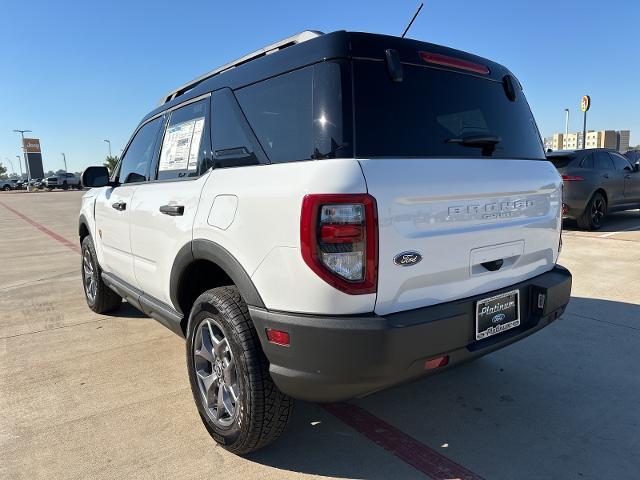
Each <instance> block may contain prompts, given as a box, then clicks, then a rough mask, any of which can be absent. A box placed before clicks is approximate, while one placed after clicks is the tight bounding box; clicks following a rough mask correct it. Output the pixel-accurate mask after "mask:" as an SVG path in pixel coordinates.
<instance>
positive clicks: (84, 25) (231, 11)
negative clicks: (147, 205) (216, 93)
mask: <svg viewBox="0 0 640 480" xmlns="http://www.w3.org/2000/svg"><path fill="white" fill-rule="evenodd" d="M419 3H420V2H419V1H414V0H393V1H384V2H383V1H374V0H369V1H347V0H335V1H334V0H320V1H314V2H305V1H301V0H297V1H278V0H269V1H266V2H265V1H263V2H244V1H241V0H237V1H234V2H228V1H213V0H209V1H202V0H190V1H179V2H178V1H173V2H168V1H164V0H162V1H153V2H152V1H147V2H142V1H136V0H128V1H121V0H115V1H108V0H106V1H102V2H96V1H90V0H84V1H82V2H75V1H65V0H58V1H55V2H53V1H41V0H31V1H29V2H28V3H24V2H15V1H14V2H12V1H9V0H0V162H2V163H3V164H4V165H5V166H7V168H8V169H9V173H10V172H11V166H10V165H9V162H8V161H7V160H6V159H7V158H9V159H11V161H12V162H13V164H14V168H15V170H16V172H18V165H17V159H16V158H15V157H16V155H19V154H20V153H21V151H20V141H19V136H18V134H17V133H14V132H13V129H30V130H32V131H33V133H32V134H31V135H32V136H34V137H36V138H40V141H41V145H42V156H43V163H44V169H45V171H47V170H54V171H55V170H58V169H60V168H63V167H64V164H63V161H62V155H61V153H62V152H64V153H65V154H66V158H67V163H68V169H69V171H81V170H82V169H83V168H84V167H86V166H88V165H95V164H101V163H102V162H103V161H104V157H105V156H106V154H107V153H108V145H107V144H106V143H105V142H104V141H103V140H104V139H109V140H111V146H112V151H113V154H119V153H120V151H121V149H122V148H123V147H124V146H125V144H126V142H127V140H128V138H129V136H130V135H131V133H132V131H133V129H134V128H135V126H136V125H137V124H138V122H139V121H140V120H141V118H142V117H143V116H144V115H145V114H146V113H147V112H149V111H150V110H152V109H153V108H154V107H155V105H156V104H157V103H158V101H159V99H160V97H161V96H162V95H163V94H165V93H166V92H168V91H170V90H171V89H173V88H175V87H177V86H179V85H181V84H183V83H185V82H186V81H188V80H191V79H192V78H195V77H197V76H199V75H200V74H202V73H204V72H206V71H209V70H211V69H213V68H215V67H217V66H219V65H221V64H224V63H226V62H228V61H230V60H233V59H235V58H237V57H240V56H242V55H244V54H245V53H248V52H250V51H253V50H256V49H258V48H260V47H262V46H265V45H267V44H269V43H273V42H274V41H277V40H279V39H282V38H285V37H287V36H289V35H292V34H294V33H297V32H299V31H302V30H307V29H313V30H321V31H324V32H331V31H335V30H352V31H367V32H376V33H384V34H391V35H400V34H401V33H402V31H403V30H404V27H405V26H406V24H407V23H408V21H409V20H410V19H411V16H412V15H413V13H414V11H415V9H416V8H417V6H418V5H419ZM639 24H640V2H638V1H635V0H627V1H620V0H609V1H607V2H601V1H595V0H581V1H577V0H570V1H561V0H538V1H517V0H516V1H514V0H509V1H503V0H484V1H472V0H465V1H461V0H426V1H425V5H424V8H423V9H422V12H421V13H420V15H419V17H418V18H417V19H416V21H415V23H414V25H413V27H412V28H411V30H410V32H409V34H408V35H407V36H408V37H411V38H415V39H419V40H424V41H428V42H432V43H438V44H442V45H446V46H449V47H453V48H457V49H460V50H465V51H468V52H471V53H474V54H476V55H480V56H483V57H487V58H489V59H491V60H494V61H496V62H498V63H502V64H503V65H505V66H506V67H508V68H509V69H510V70H511V71H512V72H514V73H515V75H516V76H517V77H518V78H519V80H520V82H521V83H522V84H523V86H524V91H525V94H526V96H527V99H528V101H529V103H530V105H531V108H532V110H533V113H534V116H535V117H536V120H537V122H538V126H539V128H540V130H541V132H542V134H543V136H548V135H550V134H552V133H553V132H559V131H564V121H565V116H564V109H565V108H569V109H570V112H571V117H570V131H578V130H581V129H582V112H580V99H581V97H582V95H584V94H589V95H590V96H591V100H592V107H591V110H590V111H589V114H588V124H587V128H588V129H593V130H603V129H613V130H619V129H630V130H631V145H637V144H640V30H638V25H639Z"/></svg>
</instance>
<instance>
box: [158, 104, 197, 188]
mask: <svg viewBox="0 0 640 480" xmlns="http://www.w3.org/2000/svg"><path fill="white" fill-rule="evenodd" d="M208 109H209V99H208V98H207V99H203V100H199V101H197V102H193V103H190V104H188V105H185V106H184V107H180V108H178V109H176V110H173V111H172V112H171V113H170V117H169V122H168V123H167V127H166V130H165V132H164V137H163V139H162V147H161V149H160V158H159V160H158V165H157V172H158V173H157V179H158V180H172V179H181V178H189V177H197V176H198V175H200V174H201V173H204V171H205V170H206V166H205V165H203V164H204V163H205V157H206V152H207V147H208V145H209V142H208V137H209V131H208Z"/></svg>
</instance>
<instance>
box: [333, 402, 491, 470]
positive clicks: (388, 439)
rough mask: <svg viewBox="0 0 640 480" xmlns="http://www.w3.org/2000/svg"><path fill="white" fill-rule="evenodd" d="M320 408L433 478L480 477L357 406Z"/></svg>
mask: <svg viewBox="0 0 640 480" xmlns="http://www.w3.org/2000/svg"><path fill="white" fill-rule="evenodd" d="M322 407H323V408H324V409H325V410H326V411H328V412H329V413H331V414H332V415H334V416H335V417H337V418H338V419H340V420H341V421H343V422H344V423H346V424H347V425H349V426H350V427H351V428H353V429H354V430H356V431H357V432H358V433H360V434H362V435H364V436H365V437H367V438H368V439H369V440H371V441H372V442H374V443H376V444H377V445H379V446H380V447H382V448H384V449H385V450H387V451H388V452H390V453H392V454H393V455H395V456H396V457H398V458H399V459H401V460H403V461H404V462H406V463H408V464H409V465H411V466H412V467H414V468H415V469H417V470H419V471H420V472H422V473H424V474H426V475H428V476H429V477H431V478H432V479H433V480H450V479H456V480H482V477H481V476H479V475H477V474H475V473H473V472H472V471H470V470H468V469H466V468H464V467H463V466H461V465H459V464H457V463H456V462H454V461H453V460H450V459H449V458H447V457H445V456H444V455H442V454H440V453H438V452H436V451H435V450H433V449H432V448H429V447H428V446H426V445H425V444H424V443H421V442H419V441H418V440H416V439H415V438H413V437H412V436H410V435H407V434H406V433H404V432H403V431H402V430H399V429H397V428H396V427H394V426H393V425H389V424H388V423H387V422H385V421H383V420H381V419H379V418H378V417H376V416H375V415H372V414H371V413H369V412H367V411H366V410H364V409H362V408H360V407H358V406H356V405H352V404H350V403H328V404H322Z"/></svg>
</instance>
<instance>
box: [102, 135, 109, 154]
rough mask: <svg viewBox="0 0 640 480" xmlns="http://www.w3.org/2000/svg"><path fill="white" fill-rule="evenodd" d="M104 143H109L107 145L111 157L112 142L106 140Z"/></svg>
mask: <svg viewBox="0 0 640 480" xmlns="http://www.w3.org/2000/svg"><path fill="white" fill-rule="evenodd" d="M103 141H104V142H107V144H108V145H109V156H111V140H107V139H104V140H103Z"/></svg>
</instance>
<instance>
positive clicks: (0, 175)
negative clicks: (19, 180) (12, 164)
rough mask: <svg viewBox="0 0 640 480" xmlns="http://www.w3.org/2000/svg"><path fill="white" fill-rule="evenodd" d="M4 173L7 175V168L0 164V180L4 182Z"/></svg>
mask: <svg viewBox="0 0 640 480" xmlns="http://www.w3.org/2000/svg"><path fill="white" fill-rule="evenodd" d="M6 173H7V167H5V166H4V165H3V164H2V163H0V178H2V179H3V180H4V178H5V174H6Z"/></svg>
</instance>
